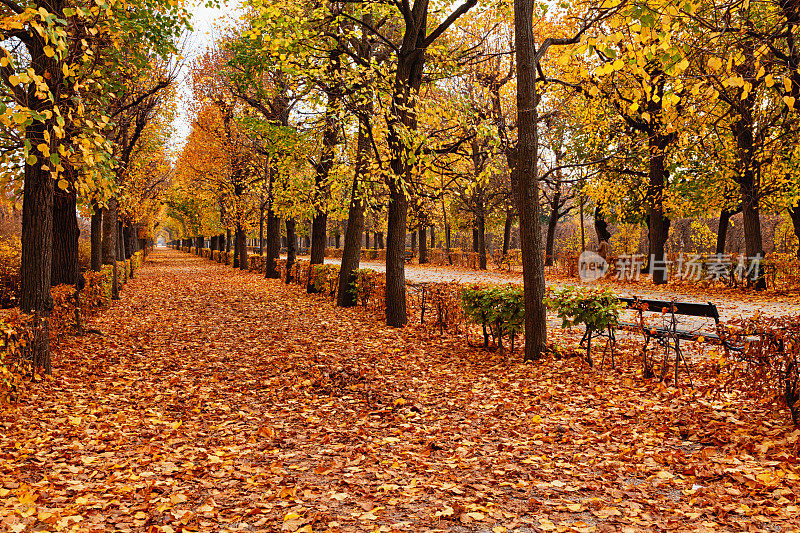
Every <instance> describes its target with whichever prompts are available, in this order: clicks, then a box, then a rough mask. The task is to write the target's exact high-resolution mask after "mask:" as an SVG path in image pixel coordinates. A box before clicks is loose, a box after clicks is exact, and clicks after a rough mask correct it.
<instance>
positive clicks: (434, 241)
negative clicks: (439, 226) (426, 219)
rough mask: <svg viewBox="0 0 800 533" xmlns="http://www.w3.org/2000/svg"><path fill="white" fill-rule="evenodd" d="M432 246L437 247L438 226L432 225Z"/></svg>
mask: <svg viewBox="0 0 800 533" xmlns="http://www.w3.org/2000/svg"><path fill="white" fill-rule="evenodd" d="M431 248H436V226H431Z"/></svg>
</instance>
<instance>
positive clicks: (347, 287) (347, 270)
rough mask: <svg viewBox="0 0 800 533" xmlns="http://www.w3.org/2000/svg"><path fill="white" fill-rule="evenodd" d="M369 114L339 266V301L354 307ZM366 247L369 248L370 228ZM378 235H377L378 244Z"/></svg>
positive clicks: (359, 147)
mask: <svg viewBox="0 0 800 533" xmlns="http://www.w3.org/2000/svg"><path fill="white" fill-rule="evenodd" d="M365 120H369V118H368V117H362V120H361V122H360V127H359V129H358V144H357V150H358V151H357V153H356V168H355V175H354V176H353V190H352V192H351V196H350V212H349V213H348V215H347V231H346V232H345V234H344V250H342V266H341V267H340V268H339V292H338V293H337V294H336V305H338V306H339V307H351V306H353V305H356V303H358V302H357V296H358V295H357V294H355V291H353V290H351V287H352V286H353V284H354V283H355V271H356V269H358V267H359V264H360V262H361V246H360V244H361V242H360V241H361V232H362V231H364V209H365V207H366V206H365V205H364V198H362V195H363V192H364V191H363V190H362V183H363V180H364V178H365V177H366V172H367V151H368V150H369V136H368V134H367V130H366V126H365V125H364V124H363V122H364V121H365ZM365 235H366V238H367V245H366V248H369V232H368V231H367V232H365ZM377 245H378V237H377V235H376V236H375V246H377Z"/></svg>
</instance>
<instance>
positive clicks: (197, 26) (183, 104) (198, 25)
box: [171, 0, 243, 150]
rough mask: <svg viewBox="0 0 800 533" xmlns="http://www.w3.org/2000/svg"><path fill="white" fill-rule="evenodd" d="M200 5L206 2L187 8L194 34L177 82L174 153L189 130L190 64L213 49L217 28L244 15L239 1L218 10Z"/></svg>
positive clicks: (199, 0)
mask: <svg viewBox="0 0 800 533" xmlns="http://www.w3.org/2000/svg"><path fill="white" fill-rule="evenodd" d="M203 4H205V1H203V0H195V1H194V2H192V5H191V6H190V7H189V12H190V13H191V14H192V27H193V28H194V31H192V33H191V34H190V35H189V36H188V38H187V39H186V45H185V47H186V50H184V54H185V55H186V58H187V61H186V66H185V67H184V69H183V70H182V71H181V73H180V75H179V79H178V93H179V101H178V115H177V117H176V118H175V122H174V123H173V125H174V126H175V135H174V137H173V138H172V143H171V144H172V148H173V149H174V150H177V149H179V148H181V147H182V146H183V145H184V143H185V142H186V138H187V137H188V136H189V130H190V128H191V119H190V117H189V115H188V104H189V99H190V97H191V89H190V87H189V83H190V82H189V72H188V65H189V63H191V61H192V60H194V59H195V58H196V57H198V56H200V55H202V54H203V53H204V52H205V51H206V50H208V48H209V47H211V46H212V45H213V43H214V41H215V40H216V37H217V36H218V35H219V29H218V28H219V26H230V25H232V24H234V23H236V22H237V21H238V19H239V17H240V16H241V14H242V13H243V11H242V9H241V8H240V7H239V6H240V2H239V0H227V1H226V0H220V4H221V5H220V7H214V8H209V7H205V6H204V5H203Z"/></svg>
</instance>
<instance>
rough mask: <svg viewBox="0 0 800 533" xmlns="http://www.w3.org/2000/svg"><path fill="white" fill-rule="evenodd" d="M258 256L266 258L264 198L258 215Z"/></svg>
mask: <svg viewBox="0 0 800 533" xmlns="http://www.w3.org/2000/svg"><path fill="white" fill-rule="evenodd" d="M258 255H260V256H261V257H264V198H263V196H262V198H261V205H260V206H259V213H258Z"/></svg>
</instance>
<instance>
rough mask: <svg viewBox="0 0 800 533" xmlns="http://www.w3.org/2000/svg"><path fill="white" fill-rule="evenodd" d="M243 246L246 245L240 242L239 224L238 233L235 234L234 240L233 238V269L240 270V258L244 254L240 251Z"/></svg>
mask: <svg viewBox="0 0 800 533" xmlns="http://www.w3.org/2000/svg"><path fill="white" fill-rule="evenodd" d="M242 244H244V243H243V242H242V243H240V242H239V225H238V224H237V226H236V231H235V232H234V238H233V261H232V264H233V268H239V256H241V255H242V252H241V250H240V246H241V245H242Z"/></svg>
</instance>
